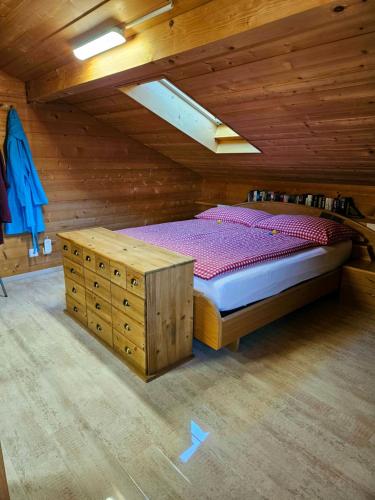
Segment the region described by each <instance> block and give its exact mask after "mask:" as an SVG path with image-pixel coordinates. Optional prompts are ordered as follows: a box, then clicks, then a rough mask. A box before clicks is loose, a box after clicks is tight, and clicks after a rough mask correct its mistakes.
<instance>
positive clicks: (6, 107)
mask: <svg viewBox="0 0 375 500" xmlns="http://www.w3.org/2000/svg"><path fill="white" fill-rule="evenodd" d="M12 108H13V104H7V103H4V102H0V109H4V110H5V111H9V110H10V109H12ZM0 287H1V289H2V291H3V295H4V297H8V294H7V291H6V288H5V285H4V282H3V280H2V279H1V276H0Z"/></svg>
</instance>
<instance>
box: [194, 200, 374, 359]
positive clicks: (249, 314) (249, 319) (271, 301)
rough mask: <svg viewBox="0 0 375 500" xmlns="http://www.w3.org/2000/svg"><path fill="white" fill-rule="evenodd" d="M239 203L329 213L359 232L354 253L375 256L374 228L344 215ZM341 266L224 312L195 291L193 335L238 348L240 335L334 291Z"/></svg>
mask: <svg viewBox="0 0 375 500" xmlns="http://www.w3.org/2000/svg"><path fill="white" fill-rule="evenodd" d="M237 206H242V207H248V208H255V209H258V210H264V211H266V212H269V213H272V214H285V213H288V214H294V215H313V216H315V217H320V216H330V217H332V216H333V217H334V218H336V219H339V220H340V222H342V223H344V224H347V225H349V226H351V227H352V228H353V229H355V230H356V231H357V232H358V233H359V238H358V242H357V243H356V244H354V245H353V255H354V256H355V257H357V258H358V257H359V256H361V255H362V256H366V255H367V258H368V259H370V260H373V259H374V252H373V250H374V248H375V232H374V231H371V230H370V229H369V228H367V227H366V226H364V225H362V224H360V223H359V222H357V221H354V220H352V219H348V218H347V217H344V216H342V215H339V214H336V213H332V212H327V211H325V210H322V209H318V208H312V207H308V206H305V205H297V204H292V203H281V202H250V203H241V204H239V205H237ZM340 278H341V268H338V269H336V270H334V271H332V272H329V273H326V274H323V275H321V276H318V277H316V278H313V279H311V280H308V281H305V282H303V283H300V284H298V285H295V286H293V287H291V288H288V289H287V290H284V291H283V292H281V293H279V294H277V295H274V296H272V297H269V298H267V299H264V300H261V301H259V302H255V303H253V304H250V305H249V306H245V307H243V308H241V309H240V310H237V311H235V312H233V313H231V314H228V315H225V316H222V315H221V314H220V311H219V310H218V309H217V307H216V306H215V304H214V303H213V302H212V301H211V300H210V299H209V298H208V297H206V296H205V295H203V294H202V293H200V292H198V291H195V292H194V337H195V338H196V339H198V340H200V341H201V342H203V343H204V344H206V345H208V346H209V347H212V348H213V349H216V350H218V349H221V348H222V347H228V348H230V349H231V350H236V349H237V348H238V346H239V341H240V338H241V337H243V336H244V335H247V334H249V333H252V332H254V331H255V330H257V329H258V328H260V327H262V326H264V325H267V324H269V323H271V322H272V321H274V320H276V319H278V318H281V317H282V316H285V315H286V314H288V313H290V312H292V311H294V310H296V309H299V308H300V307H302V306H304V305H306V304H309V303H310V302H313V301H315V300H317V299H318V298H319V297H323V296H324V295H327V294H329V293H332V292H334V291H335V290H337V289H338V288H339V286H340Z"/></svg>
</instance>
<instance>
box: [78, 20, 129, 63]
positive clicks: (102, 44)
mask: <svg viewBox="0 0 375 500" xmlns="http://www.w3.org/2000/svg"><path fill="white" fill-rule="evenodd" d="M125 42H126V38H125V36H124V34H123V32H122V30H121V29H120V28H112V29H111V30H110V31H108V32H107V33H104V35H101V36H99V37H97V38H95V39H94V40H91V41H90V42H87V43H85V44H84V45H81V46H80V47H77V48H76V49H74V50H73V53H74V55H75V56H76V57H77V59H80V60H81V61H84V60H85V59H88V58H89V57H92V56H95V55H96V54H100V53H101V52H105V51H106V50H109V49H112V48H113V47H117V46H118V45H121V44H123V43H125Z"/></svg>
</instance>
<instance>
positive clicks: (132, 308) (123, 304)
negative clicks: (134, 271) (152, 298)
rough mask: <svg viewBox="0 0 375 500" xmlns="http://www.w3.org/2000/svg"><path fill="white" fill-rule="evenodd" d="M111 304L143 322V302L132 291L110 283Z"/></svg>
mask: <svg viewBox="0 0 375 500" xmlns="http://www.w3.org/2000/svg"><path fill="white" fill-rule="evenodd" d="M112 305H113V306H115V307H116V308H117V309H119V310H120V311H121V312H123V313H125V314H126V315H128V316H130V317H131V318H133V319H135V320H136V321H138V322H139V323H141V324H142V325H144V324H145V302H144V300H143V299H141V298H140V297H137V295H134V293H131V292H129V291H128V290H124V289H123V288H121V287H119V286H117V285H115V284H113V283H112Z"/></svg>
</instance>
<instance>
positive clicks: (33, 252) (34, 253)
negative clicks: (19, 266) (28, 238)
mask: <svg viewBox="0 0 375 500" xmlns="http://www.w3.org/2000/svg"><path fill="white" fill-rule="evenodd" d="M38 255H39V252H36V251H35V250H34V248H29V257H30V258H32V257H38Z"/></svg>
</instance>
